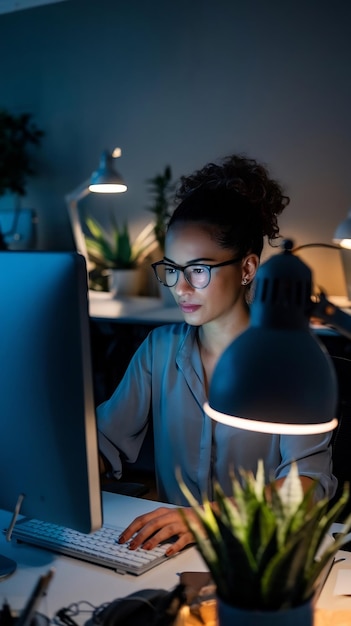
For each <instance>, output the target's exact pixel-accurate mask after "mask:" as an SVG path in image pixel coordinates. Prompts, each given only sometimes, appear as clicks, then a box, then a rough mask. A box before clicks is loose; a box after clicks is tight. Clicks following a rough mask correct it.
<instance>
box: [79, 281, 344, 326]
mask: <svg viewBox="0 0 351 626" xmlns="http://www.w3.org/2000/svg"><path fill="white" fill-rule="evenodd" d="M329 300H330V301H331V302H333V304H335V305H336V306H338V307H339V308H342V309H343V311H344V312H345V313H348V314H349V315H350V314H351V302H350V301H349V300H347V298H344V297H342V296H340V297H338V296H331V297H330V298H329ZM89 313H90V316H91V317H92V318H93V319H96V320H102V321H111V322H116V323H118V322H135V323H143V322H146V323H147V322H151V323H154V324H158V323H165V322H166V323H172V322H182V321H183V320H184V317H183V315H182V313H181V311H180V309H179V308H178V307H177V306H176V305H174V306H165V305H164V303H163V301H162V300H161V298H156V297H148V296H135V297H124V298H113V297H112V296H111V295H110V294H109V293H108V292H99V291H92V290H90V291H89ZM313 327H314V328H315V329H320V330H321V329H322V330H323V329H324V331H325V332H330V333H334V332H335V331H333V330H332V329H330V328H329V327H328V326H325V325H315V326H313Z"/></svg>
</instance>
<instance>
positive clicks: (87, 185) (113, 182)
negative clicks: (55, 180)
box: [65, 148, 127, 271]
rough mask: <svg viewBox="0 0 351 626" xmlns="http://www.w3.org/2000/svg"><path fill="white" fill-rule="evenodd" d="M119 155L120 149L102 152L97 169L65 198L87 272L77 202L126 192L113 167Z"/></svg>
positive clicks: (89, 266)
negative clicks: (95, 195) (102, 195)
mask: <svg viewBox="0 0 351 626" xmlns="http://www.w3.org/2000/svg"><path fill="white" fill-rule="evenodd" d="M121 154H122V152H121V149H120V148H115V149H114V151H113V152H112V154H111V153H110V152H108V151H107V150H104V151H103V153H102V155H101V158H100V164H99V167H98V169H97V170H96V171H94V172H93V173H92V175H91V177H90V178H89V179H88V180H86V181H84V183H82V184H81V185H79V186H78V187H76V189H74V190H73V191H71V192H70V193H68V194H67V195H66V196H65V200H66V204H67V209H68V215H69V218H70V222H71V227H72V233H73V238H74V241H75V245H76V249H77V251H78V252H80V253H81V254H82V255H83V256H84V257H85V260H86V264H87V269H88V271H89V269H90V268H91V263H90V261H89V258H88V253H87V248H86V244H85V237H84V233H83V230H82V226H81V223H80V218H79V212H78V202H80V200H82V199H83V198H85V197H86V196H87V195H89V193H91V192H93V193H123V192H125V191H127V185H126V184H125V182H124V180H123V179H122V177H121V176H120V174H119V173H118V172H117V171H116V170H115V168H114V165H113V159H115V158H118V157H120V156H121Z"/></svg>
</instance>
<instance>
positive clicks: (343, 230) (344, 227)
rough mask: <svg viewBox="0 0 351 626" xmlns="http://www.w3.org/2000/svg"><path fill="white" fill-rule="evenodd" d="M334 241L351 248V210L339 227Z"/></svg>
mask: <svg viewBox="0 0 351 626" xmlns="http://www.w3.org/2000/svg"><path fill="white" fill-rule="evenodd" d="M333 241H334V243H338V244H339V246H341V248H347V249H348V250H350V249H351V210H350V211H349V213H348V216H347V218H346V220H344V221H343V222H341V223H340V224H339V226H338V227H337V229H336V231H335V233H334V237H333Z"/></svg>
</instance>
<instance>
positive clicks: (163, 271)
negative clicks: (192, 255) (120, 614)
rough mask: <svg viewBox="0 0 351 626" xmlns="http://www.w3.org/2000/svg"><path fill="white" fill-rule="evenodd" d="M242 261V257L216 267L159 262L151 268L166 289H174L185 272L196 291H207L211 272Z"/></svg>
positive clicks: (186, 278) (187, 279)
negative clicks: (180, 274)
mask: <svg viewBox="0 0 351 626" xmlns="http://www.w3.org/2000/svg"><path fill="white" fill-rule="evenodd" d="M241 260H242V257H238V258H237V259H230V261H223V262H222V263H216V264H215V265H207V264H206V265H205V264H204V263H194V264H190V265H176V264H175V263H167V262H166V261H157V263H152V264H151V267H152V269H153V270H154V272H155V276H156V278H157V280H158V281H159V282H160V283H162V285H164V286H165V287H174V286H175V285H176V284H177V282H178V278H179V272H183V274H184V278H185V280H186V281H187V283H188V284H189V285H190V286H191V287H193V288H194V289H205V287H207V285H208V284H209V282H210V280H211V270H213V269H215V268H216V267H224V266H225V265H233V264H234V263H239V261H241Z"/></svg>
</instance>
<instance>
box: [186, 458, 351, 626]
mask: <svg viewBox="0 0 351 626" xmlns="http://www.w3.org/2000/svg"><path fill="white" fill-rule="evenodd" d="M179 480H180V483H181V484H182V489H183V492H184V494H185V496H186V497H187V499H188V501H189V504H190V505H191V506H192V508H193V511H194V513H195V520H193V519H190V517H186V516H184V513H183V512H182V510H181V509H180V511H181V513H182V515H183V516H184V519H185V521H186V523H187V525H188V527H189V528H190V530H191V532H192V533H193V535H194V538H195V544H196V547H197V549H198V551H199V552H200V554H201V556H202V558H203V559H204V561H205V563H206V565H207V567H208V569H209V571H210V573H211V576H212V579H213V582H214V585H215V589H216V597H217V611H218V623H219V625H220V626H223V625H224V624H229V623H230V621H227V618H228V615H230V618H229V620H232V621H231V623H233V624H234V623H235V624H236V625H237V626H240V624H255V626H260V624H269V625H271V624H277V625H278V624H282V625H284V626H288V625H290V624H294V626H295V624H296V623H299V624H300V626H312V623H313V598H314V595H315V592H316V590H317V588H318V585H319V584H320V579H321V576H322V574H323V571H325V568H326V567H327V565H328V564H330V563H331V560H332V559H333V556H334V555H335V554H336V552H337V551H338V550H339V549H340V548H341V546H342V544H343V542H345V541H346V539H345V535H346V534H347V533H348V532H349V529H350V527H351V516H349V517H348V518H347V519H346V520H345V522H344V526H343V528H344V530H343V532H342V533H340V536H338V538H337V539H336V540H334V539H333V538H332V537H331V536H330V535H328V530H329V529H330V526H331V524H332V523H333V522H335V521H336V520H340V513H341V512H342V510H343V508H344V507H345V505H346V503H347V501H348V498H349V488H348V485H345V487H344V491H343V494H342V496H341V498H340V499H339V500H338V502H337V503H336V504H335V505H334V506H333V507H332V508H330V506H329V501H328V499H322V500H319V501H317V500H315V499H314V493H315V489H316V486H317V482H316V483H314V484H313V485H312V487H311V488H310V490H309V491H308V492H307V493H306V494H304V492H303V490H302V487H301V483H300V480H299V476H298V470H297V466H296V464H293V465H292V467H291V470H290V472H289V475H288V476H287V478H286V480H285V482H284V485H283V486H282V487H281V488H280V489H278V488H277V487H276V486H275V484H274V482H273V481H272V483H271V484H270V485H269V486H268V489H267V486H265V484H264V467H263V463H262V462H259V464H258V470H257V475H256V477H254V475H253V474H252V473H250V472H244V471H243V472H241V481H239V479H238V478H237V477H235V476H233V478H232V485H233V498H229V497H226V496H225V495H224V493H223V491H222V489H221V487H220V486H219V485H218V484H216V485H215V501H214V502H213V503H210V502H209V501H208V500H207V499H205V500H204V503H203V505H200V504H199V503H198V502H197V501H196V500H195V499H194V497H193V496H192V495H191V493H190V492H189V490H188V489H187V488H186V486H185V485H184V483H183V482H182V479H181V477H179ZM328 539H329V541H328ZM245 620H246V621H245ZM289 620H291V621H289Z"/></svg>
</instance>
